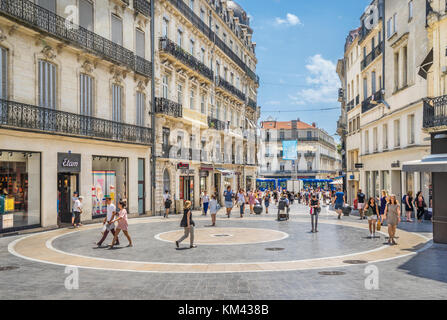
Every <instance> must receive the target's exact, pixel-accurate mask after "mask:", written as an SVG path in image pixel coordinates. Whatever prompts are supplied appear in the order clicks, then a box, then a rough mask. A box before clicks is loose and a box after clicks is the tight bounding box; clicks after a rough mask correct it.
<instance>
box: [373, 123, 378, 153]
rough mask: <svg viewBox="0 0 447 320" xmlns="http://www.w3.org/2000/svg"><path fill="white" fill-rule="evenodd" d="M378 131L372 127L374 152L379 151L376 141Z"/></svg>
mask: <svg viewBox="0 0 447 320" xmlns="http://www.w3.org/2000/svg"><path fill="white" fill-rule="evenodd" d="M377 135H378V133H377V128H374V129H373V145H374V152H377V151H379V141H378V137H377Z"/></svg>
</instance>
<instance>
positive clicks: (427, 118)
mask: <svg viewBox="0 0 447 320" xmlns="http://www.w3.org/2000/svg"><path fill="white" fill-rule="evenodd" d="M423 121H424V129H435V128H437V127H439V128H445V127H446V126H447V95H444V96H439V97H436V98H428V99H425V100H424V120H423Z"/></svg>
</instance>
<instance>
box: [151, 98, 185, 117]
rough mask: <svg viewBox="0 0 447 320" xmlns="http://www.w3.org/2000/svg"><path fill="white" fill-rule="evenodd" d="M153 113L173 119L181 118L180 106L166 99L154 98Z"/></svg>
mask: <svg viewBox="0 0 447 320" xmlns="http://www.w3.org/2000/svg"><path fill="white" fill-rule="evenodd" d="M155 112H156V113H159V114H164V115H167V116H171V117H174V118H182V117H183V107H182V105H181V104H179V103H177V102H174V101H171V100H168V99H166V98H155Z"/></svg>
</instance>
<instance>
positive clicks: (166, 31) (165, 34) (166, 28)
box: [161, 18, 169, 38]
mask: <svg viewBox="0 0 447 320" xmlns="http://www.w3.org/2000/svg"><path fill="white" fill-rule="evenodd" d="M168 34H169V20H168V19H166V18H163V24H162V28H161V35H162V36H163V37H164V38H167V37H168Z"/></svg>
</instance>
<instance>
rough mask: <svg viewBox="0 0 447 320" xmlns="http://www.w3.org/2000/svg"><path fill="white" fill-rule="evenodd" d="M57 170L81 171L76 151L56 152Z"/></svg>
mask: <svg viewBox="0 0 447 320" xmlns="http://www.w3.org/2000/svg"><path fill="white" fill-rule="evenodd" d="M57 171H58V172H72V173H79V172H81V155H80V154H77V153H58V154H57Z"/></svg>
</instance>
